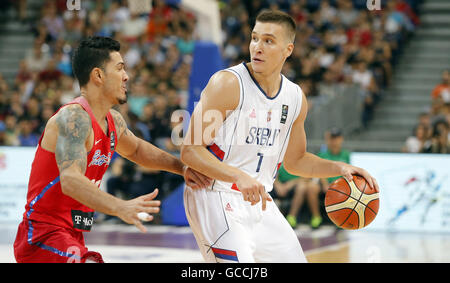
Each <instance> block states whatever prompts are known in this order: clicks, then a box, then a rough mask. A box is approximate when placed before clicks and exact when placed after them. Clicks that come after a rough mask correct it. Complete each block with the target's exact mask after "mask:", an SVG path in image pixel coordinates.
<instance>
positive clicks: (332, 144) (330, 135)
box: [317, 127, 350, 192]
mask: <svg viewBox="0 0 450 283" xmlns="http://www.w3.org/2000/svg"><path fill="white" fill-rule="evenodd" d="M343 142H344V136H343V133H342V130H341V129H340V128H337V127H333V128H332V129H330V130H329V131H327V132H325V143H326V148H323V149H322V150H321V151H320V152H319V153H318V154H317V156H319V157H321V158H324V159H328V160H334V161H340V162H345V163H350V152H349V151H348V150H346V149H343V147H342V144H343ZM338 178H339V176H338V177H332V178H324V179H321V184H322V189H323V191H324V192H326V190H327V189H328V187H329V185H330V184H331V183H332V182H334V181H335V180H337V179H338Z"/></svg>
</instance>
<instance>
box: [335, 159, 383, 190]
mask: <svg viewBox="0 0 450 283" xmlns="http://www.w3.org/2000/svg"><path fill="white" fill-rule="evenodd" d="M340 166H341V176H342V177H344V178H345V179H347V180H348V181H352V180H353V175H360V176H362V177H363V178H364V179H366V181H367V182H368V183H369V185H370V186H371V187H372V188H374V189H376V190H377V191H379V187H378V183H377V180H376V179H375V178H374V177H372V175H370V174H369V172H367V171H366V170H364V169H363V168H359V167H356V166H353V165H350V164H346V163H341V162H340Z"/></svg>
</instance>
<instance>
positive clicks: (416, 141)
mask: <svg viewBox="0 0 450 283" xmlns="http://www.w3.org/2000/svg"><path fill="white" fill-rule="evenodd" d="M428 133H429V129H428V128H427V126H425V125H424V124H418V125H417V126H416V127H415V128H414V133H413V135H412V136H410V137H408V138H407V139H406V142H405V145H404V146H403V148H402V151H403V152H408V153H420V152H423V150H424V148H428V147H429V146H430V142H431V141H430V140H429V137H428Z"/></svg>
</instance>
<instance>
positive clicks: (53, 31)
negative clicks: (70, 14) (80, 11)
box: [42, 1, 64, 41]
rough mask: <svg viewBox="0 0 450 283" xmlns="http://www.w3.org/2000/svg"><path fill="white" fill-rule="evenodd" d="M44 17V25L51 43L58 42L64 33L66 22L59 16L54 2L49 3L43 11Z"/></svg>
mask: <svg viewBox="0 0 450 283" xmlns="http://www.w3.org/2000/svg"><path fill="white" fill-rule="evenodd" d="M43 12H44V17H43V18H42V24H43V25H44V26H45V28H46V29H47V31H48V34H49V36H50V40H51V41H56V40H57V39H58V38H59V36H60V35H61V34H62V33H63V32H64V21H63V19H62V17H61V16H60V15H58V14H57V12H58V11H57V9H56V5H55V2H54V1H49V2H48V5H46V7H45V9H44V10H43Z"/></svg>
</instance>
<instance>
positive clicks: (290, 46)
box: [285, 43, 294, 58]
mask: <svg viewBox="0 0 450 283" xmlns="http://www.w3.org/2000/svg"><path fill="white" fill-rule="evenodd" d="M293 51H294V44H293V43H289V44H288V45H287V46H286V54H285V56H286V58H288V57H289V56H291V54H292V52H293Z"/></svg>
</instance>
